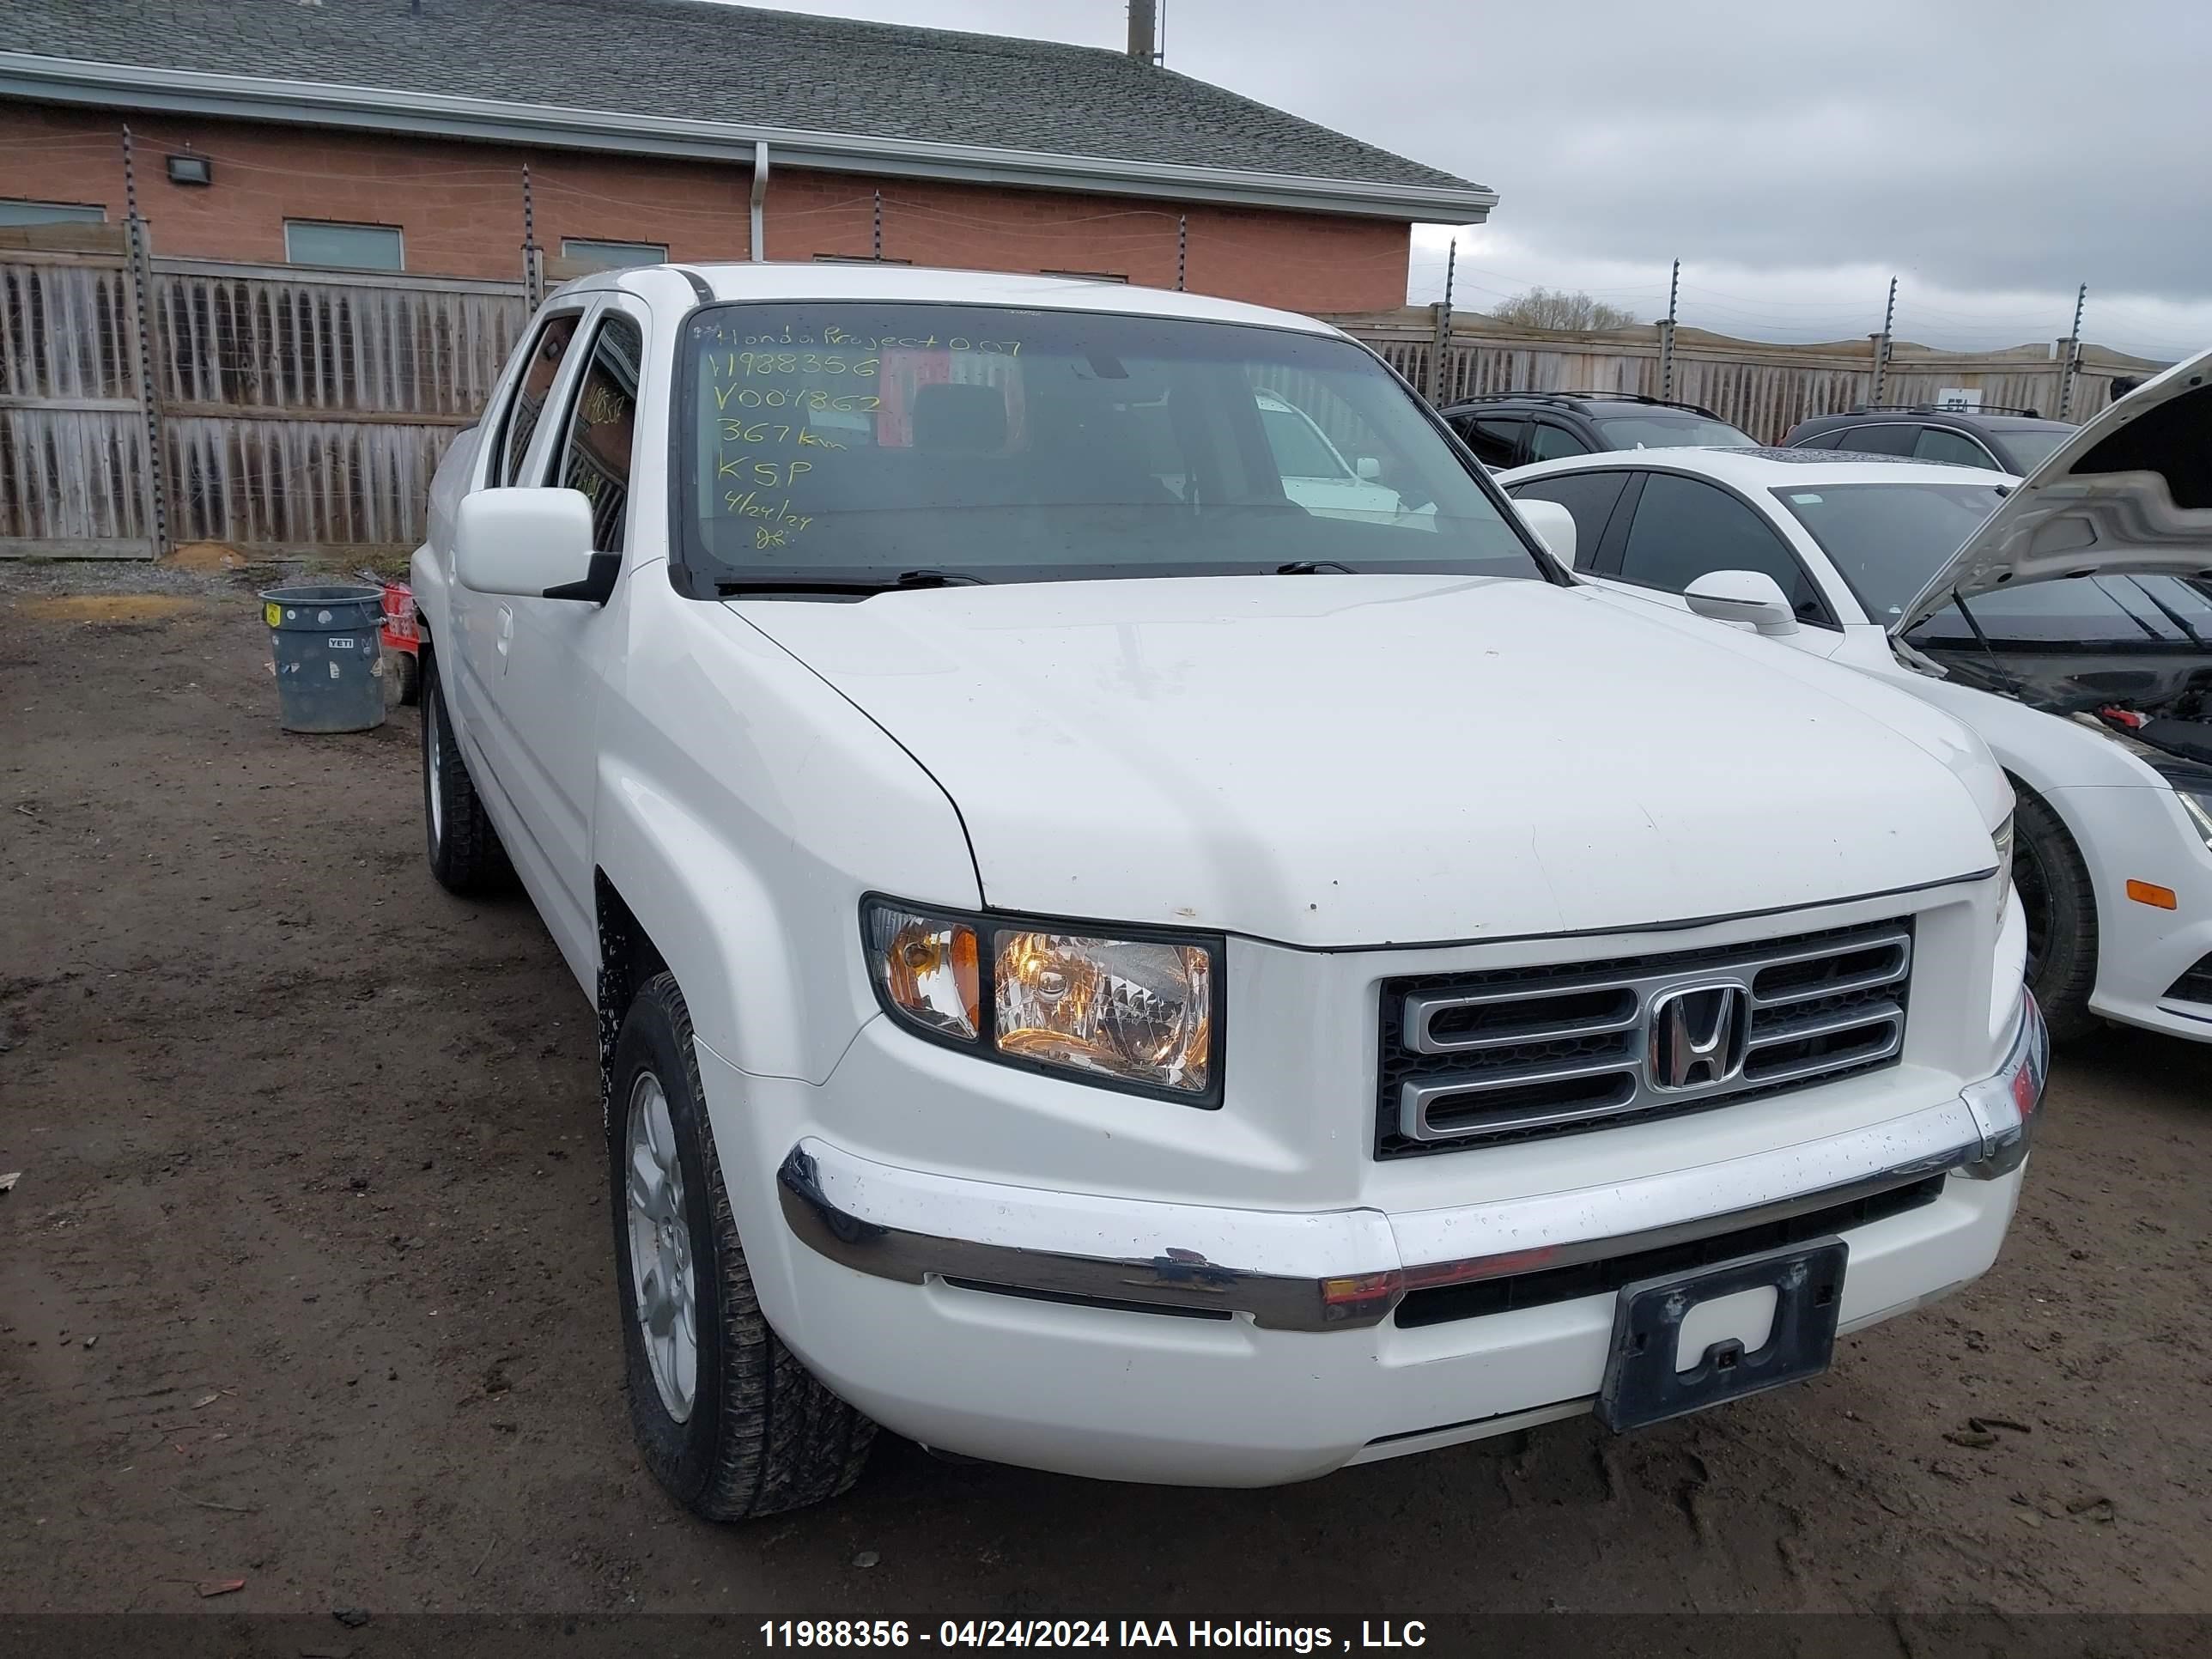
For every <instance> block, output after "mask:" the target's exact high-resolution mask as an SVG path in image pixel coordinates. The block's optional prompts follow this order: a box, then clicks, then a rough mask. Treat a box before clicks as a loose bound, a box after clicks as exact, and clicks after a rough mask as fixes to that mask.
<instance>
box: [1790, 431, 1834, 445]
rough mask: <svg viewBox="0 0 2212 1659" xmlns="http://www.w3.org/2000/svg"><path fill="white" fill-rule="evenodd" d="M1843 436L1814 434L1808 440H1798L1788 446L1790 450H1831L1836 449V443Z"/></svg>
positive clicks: (1832, 433)
mask: <svg viewBox="0 0 2212 1659" xmlns="http://www.w3.org/2000/svg"><path fill="white" fill-rule="evenodd" d="M1842 436H1843V434H1842V433H1840V432H1815V433H1814V435H1812V436H1811V437H1809V438H1800V439H1799V440H1798V441H1796V443H1794V444H1792V445H1790V448H1792V449H1833V448H1835V447H1836V445H1837V441H1838V439H1840V438H1841V437H1842Z"/></svg>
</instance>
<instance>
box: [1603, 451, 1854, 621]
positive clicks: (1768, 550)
mask: <svg viewBox="0 0 2212 1659" xmlns="http://www.w3.org/2000/svg"><path fill="white" fill-rule="evenodd" d="M1579 530H1580V526H1579V525H1577V532H1579ZM1715 570H1763V571H1765V573H1766V574H1768V575H1770V576H1771V577H1773V578H1774V580H1776V581H1777V582H1778V583H1779V584H1780V586H1781V588H1782V591H1783V592H1784V593H1786V594H1788V595H1789V597H1790V605H1791V607H1792V608H1793V609H1795V610H1796V612H1797V618H1798V620H1799V621H1800V622H1812V623H1826V622H1827V621H1828V620H1829V617H1828V611H1827V607H1826V605H1823V604H1822V603H1821V602H1820V595H1819V594H1818V593H1816V592H1814V589H1813V584H1812V581H1811V580H1810V579H1809V578H1808V577H1807V576H1806V574H1805V572H1804V571H1803V569H1802V568H1800V566H1799V565H1798V563H1797V560H1796V556H1795V555H1793V554H1792V553H1791V552H1790V550H1789V548H1788V547H1786V546H1784V544H1783V542H1782V538H1780V537H1778V536H1777V535H1776V534H1775V533H1774V532H1773V531H1772V530H1771V528H1769V527H1768V526H1767V524H1766V521H1765V520H1763V519H1761V518H1760V517H1759V514H1758V513H1757V512H1755V511H1754V510H1753V509H1752V508H1751V507H1747V506H1745V505H1744V504H1743V503H1742V502H1741V501H1738V500H1737V499H1736V498H1735V496H1733V495H1729V493H1728V492H1727V491H1726V490H1724V489H1719V488H1718V487H1717V486H1715V485H1713V484H1709V483H1705V481H1704V480H1702V479H1699V478H1685V477H1681V476H1680V474H1677V473H1673V472H1653V473H1650V474H1648V475H1646V477H1644V494H1643V496H1642V497H1641V499H1639V500H1638V502H1637V504H1636V519H1635V521H1634V522H1633V523H1632V524H1631V525H1630V526H1628V541H1627V544H1626V546H1625V547H1624V548H1623V549H1622V550H1621V557H1620V577H1621V580H1624V581H1631V582H1636V583H1638V584H1640V585H1641V586H1645V587H1657V588H1663V589H1665V590H1666V591H1667V592H1669V593H1679V592H1681V591H1682V590H1683V589H1684V588H1686V587H1687V586H1689V585H1690V584H1691V583H1692V582H1693V581H1695V580H1697V579H1698V578H1699V577H1700V576H1703V575H1706V574H1710V573H1711V572H1712V571H1715Z"/></svg>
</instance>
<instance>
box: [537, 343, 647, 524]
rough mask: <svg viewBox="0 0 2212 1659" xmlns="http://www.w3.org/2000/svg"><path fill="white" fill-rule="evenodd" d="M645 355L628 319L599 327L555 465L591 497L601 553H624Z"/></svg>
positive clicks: (562, 477)
mask: <svg viewBox="0 0 2212 1659" xmlns="http://www.w3.org/2000/svg"><path fill="white" fill-rule="evenodd" d="M644 355H645V342H644V338H643V337H642V336H641V335H640V334H639V333H638V329H637V325H636V324H635V323H633V322H632V321H630V319H629V318H627V317H610V318H608V319H606V320H605V322H603V323H601V324H600V325H599V334H598V336H597V337H595V338H594V339H593V340H592V357H591V361H590V362H587V363H586V364H585V365H584V372H583V373H582V374H580V375H578V376H577V377H576V392H575V398H574V402H572V403H571V404H569V406H568V435H567V436H566V437H565V438H564V439H563V440H562V444H561V453H560V454H559V455H558V456H556V458H555V459H554V463H553V465H554V467H555V468H556V471H555V474H554V478H555V479H557V480H558V481H559V483H562V485H563V486H565V487H566V488H568V489H580V490H582V491H583V492H584V494H585V495H587V496H589V497H590V498H591V502H592V547H593V549H594V550H597V551H599V552H601V553H619V552H621V551H622V550H623V522H624V520H625V518H626V517H627V513H628V508H629V467H630V451H631V447H632V444H633V442H634V441H635V421H634V418H633V417H634V416H635V413H636V410H637V373H638V364H639V362H641V359H642V358H643V356H644ZM553 481H554V480H553V479H549V480H548V482H549V483H550V482H553Z"/></svg>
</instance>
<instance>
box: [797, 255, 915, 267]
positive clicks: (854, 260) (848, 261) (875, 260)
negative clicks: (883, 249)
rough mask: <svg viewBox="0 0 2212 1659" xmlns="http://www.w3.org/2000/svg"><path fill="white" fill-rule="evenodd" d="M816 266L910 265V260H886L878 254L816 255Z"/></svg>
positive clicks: (911, 261) (911, 262)
mask: <svg viewBox="0 0 2212 1659" xmlns="http://www.w3.org/2000/svg"><path fill="white" fill-rule="evenodd" d="M814 263H815V264H817V265H910V264H913V263H914V261H913V260H911V259H886V258H884V257H883V256H882V255H881V254H879V253H817V254H816V255H815V256H814Z"/></svg>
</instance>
